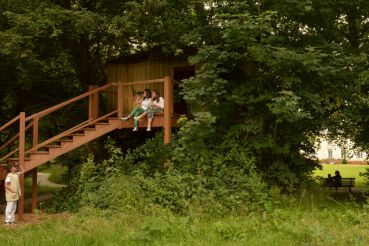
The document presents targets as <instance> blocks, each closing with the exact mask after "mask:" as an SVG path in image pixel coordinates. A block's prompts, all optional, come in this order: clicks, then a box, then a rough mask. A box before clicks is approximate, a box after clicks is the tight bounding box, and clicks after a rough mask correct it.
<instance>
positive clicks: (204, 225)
mask: <svg viewBox="0 0 369 246" xmlns="http://www.w3.org/2000/svg"><path fill="white" fill-rule="evenodd" d="M311 196H314V195H313V194H312V195H311ZM311 196H310V195H309V197H311ZM285 205H287V206H284V207H273V209H269V210H268V211H264V212H263V211H260V212H252V213H247V214H245V215H243V216H239V215H238V216H235V215H234V216H232V215H229V216H226V217H223V218H212V217H207V218H204V217H202V216H196V215H191V216H179V215H173V214H171V213H169V212H164V211H162V212H159V211H158V214H156V215H151V216H150V215H146V216H145V215H139V214H137V215H129V214H124V213H109V212H107V211H105V212H104V211H97V210H92V209H91V210H89V209H87V210H84V211H81V212H79V213H77V214H73V215H67V216H64V217H63V218H60V216H59V218H58V217H55V216H53V215H50V216H49V218H47V216H46V217H45V216H44V219H43V221H40V222H39V223H38V224H33V225H19V226H16V227H14V226H13V227H5V226H3V228H1V230H0V238H1V242H2V244H3V245H158V246H159V245H160V246H161V245H191V246H193V245H195V246H196V245H198V246H207V245H209V246H210V245H215V246H216V245H230V246H231V245H232V246H234V245H240V246H241V245H242V246H243V245H251V246H252V245H272V246H273V245H283V246H284V245H363V246H364V245H368V243H369V234H368V233H367V228H369V220H368V213H367V210H366V209H365V208H360V207H352V204H351V205H350V204H346V203H341V204H336V205H335V204H333V203H332V204H326V205H327V207H326V208H318V207H317V204H314V201H310V200H309V201H303V202H302V201H300V205H299V204H298V203H295V204H293V202H292V203H291V204H285ZM319 205H322V204H319ZM348 228H349V229H348Z"/></svg>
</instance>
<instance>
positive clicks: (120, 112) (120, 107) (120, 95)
mask: <svg viewBox="0 0 369 246" xmlns="http://www.w3.org/2000/svg"><path fill="white" fill-rule="evenodd" d="M117 96H118V100H117V101H118V102H117V103H118V105H117V109H118V119H119V120H120V118H121V117H123V106H124V105H123V84H122V83H118V95H117ZM119 122H120V124H119V129H121V128H122V122H121V120H120V121H119Z"/></svg>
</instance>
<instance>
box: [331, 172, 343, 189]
mask: <svg viewBox="0 0 369 246" xmlns="http://www.w3.org/2000/svg"><path fill="white" fill-rule="evenodd" d="M334 174H335V175H334V177H333V180H334V187H335V188H336V190H337V189H338V187H341V186H342V177H341V174H340V172H339V171H338V170H337V171H335V172H334Z"/></svg>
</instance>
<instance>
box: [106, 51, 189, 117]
mask: <svg viewBox="0 0 369 246" xmlns="http://www.w3.org/2000/svg"><path fill="white" fill-rule="evenodd" d="M194 75H195V68H194V66H191V65H190V64H189V63H188V62H187V58H183V57H182V58H173V57H172V58H165V57H164V58H154V59H150V58H147V57H140V58H137V57H134V58H126V59H120V60H115V61H111V62H110V63H109V64H108V67H107V83H108V84H109V83H119V82H123V83H127V82H134V81H144V80H154V79H157V78H163V77H164V76H170V77H171V78H172V79H173V80H174V81H176V82H180V81H181V80H183V79H186V78H189V77H191V76H194ZM145 88H148V89H150V90H158V91H159V92H160V94H161V95H163V89H164V88H163V84H162V83H158V84H150V85H143V84H142V85H128V86H125V87H124V89H123V93H124V96H123V105H124V107H123V109H124V113H129V112H130V111H131V109H132V108H133V107H134V102H135V97H134V96H135V94H136V93H137V92H139V91H143V90H144V89H145ZM173 89H174V92H173V95H174V109H173V111H174V112H175V113H177V114H184V113H186V111H187V109H186V106H185V104H184V102H183V100H182V99H181V96H180V95H179V83H175V84H174V87H173ZM116 104H117V92H116V88H111V89H110V90H109V91H108V95H107V106H108V108H114V107H115V105H116Z"/></svg>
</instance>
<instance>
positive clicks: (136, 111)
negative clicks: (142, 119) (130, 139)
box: [122, 89, 152, 131]
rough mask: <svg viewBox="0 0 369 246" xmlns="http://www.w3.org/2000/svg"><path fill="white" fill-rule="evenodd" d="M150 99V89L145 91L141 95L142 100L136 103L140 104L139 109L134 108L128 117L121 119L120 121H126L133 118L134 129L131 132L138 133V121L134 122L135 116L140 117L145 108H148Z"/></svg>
mask: <svg viewBox="0 0 369 246" xmlns="http://www.w3.org/2000/svg"><path fill="white" fill-rule="evenodd" d="M151 102H152V99H151V91H150V89H145V91H144V94H143V98H142V99H141V100H140V101H138V103H141V106H140V107H137V108H134V109H133V110H132V111H131V113H129V115H128V116H126V117H122V120H126V121H127V120H128V119H129V118H131V117H134V128H133V131H138V120H136V117H137V116H140V115H142V114H143V113H144V112H145V111H146V110H147V108H148V107H149V105H151Z"/></svg>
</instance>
